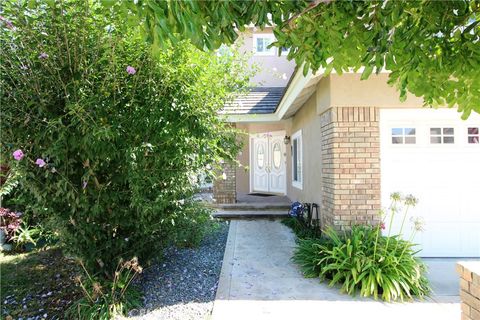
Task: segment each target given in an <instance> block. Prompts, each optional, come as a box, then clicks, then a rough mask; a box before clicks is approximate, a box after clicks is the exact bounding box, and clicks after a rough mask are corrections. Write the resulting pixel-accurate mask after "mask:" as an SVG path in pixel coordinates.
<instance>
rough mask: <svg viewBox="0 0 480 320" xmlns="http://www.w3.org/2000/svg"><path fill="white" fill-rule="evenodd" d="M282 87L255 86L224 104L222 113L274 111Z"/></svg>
mask: <svg viewBox="0 0 480 320" xmlns="http://www.w3.org/2000/svg"><path fill="white" fill-rule="evenodd" d="M284 91H285V88H284V87H255V88H251V89H250V91H249V92H247V93H245V94H241V95H239V96H238V97H237V98H235V99H234V100H233V101H232V102H230V103H227V104H225V107H224V108H223V110H222V111H221V112H220V113H222V114H236V115H241V114H268V113H274V112H275V109H276V108H277V106H278V103H279V102H280V100H281V99H282V96H283V93H284Z"/></svg>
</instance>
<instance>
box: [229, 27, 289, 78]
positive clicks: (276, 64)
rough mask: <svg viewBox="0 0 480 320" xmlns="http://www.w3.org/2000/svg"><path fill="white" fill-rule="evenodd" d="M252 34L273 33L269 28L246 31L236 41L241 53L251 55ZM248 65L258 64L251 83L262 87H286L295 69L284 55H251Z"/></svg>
mask: <svg viewBox="0 0 480 320" xmlns="http://www.w3.org/2000/svg"><path fill="white" fill-rule="evenodd" d="M253 33H255V34H262V33H268V34H272V33H273V32H272V29H271V28H265V29H264V30H260V29H256V30H255V31H253V29H250V30H248V31H246V32H245V33H243V34H242V35H240V37H239V39H238V40H237V41H238V43H239V44H241V46H240V51H241V52H245V53H247V54H251V53H252V50H253ZM249 63H256V64H258V66H259V68H260V70H259V72H258V73H257V74H256V75H255V76H254V77H253V79H252V82H253V83H254V84H256V85H258V86H262V87H286V86H287V83H288V80H289V79H290V76H291V75H292V73H293V70H294V69H295V62H294V61H288V60H287V57H286V56H285V55H283V56H280V57H279V56H278V55H277V54H275V55H270V56H261V55H253V56H252V57H251V58H250V59H249Z"/></svg>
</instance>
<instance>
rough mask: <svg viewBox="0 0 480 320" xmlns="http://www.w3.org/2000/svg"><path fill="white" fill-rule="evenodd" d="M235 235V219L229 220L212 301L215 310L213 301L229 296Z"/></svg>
mask: <svg viewBox="0 0 480 320" xmlns="http://www.w3.org/2000/svg"><path fill="white" fill-rule="evenodd" d="M236 237H237V221H230V227H229V229H228V237H227V244H226V245H225V253H224V255H223V263H222V270H221V271H220V278H219V280H218V287H217V293H216V295H215V301H214V303H213V305H214V307H213V310H215V303H217V300H226V299H228V298H229V297H230V285H231V282H232V281H231V280H232V269H233V265H232V261H233V257H234V255H235V240H236Z"/></svg>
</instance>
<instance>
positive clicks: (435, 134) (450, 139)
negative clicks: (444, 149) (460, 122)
mask: <svg viewBox="0 0 480 320" xmlns="http://www.w3.org/2000/svg"><path fill="white" fill-rule="evenodd" d="M430 143H431V144H452V143H455V129H454V128H430Z"/></svg>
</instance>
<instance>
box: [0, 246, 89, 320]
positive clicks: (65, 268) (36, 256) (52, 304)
mask: <svg viewBox="0 0 480 320" xmlns="http://www.w3.org/2000/svg"><path fill="white" fill-rule="evenodd" d="M0 269H1V277H2V281H0V299H1V301H2V310H1V312H2V314H1V315H0V318H2V319H20V318H23V319H27V318H29V317H30V318H34V317H37V316H39V317H44V318H47V319H63V318H64V315H65V311H66V310H67V309H68V308H69V307H70V306H71V305H72V303H73V301H75V300H77V299H80V298H81V297H82V292H81V289H80V288H79V287H78V286H77V285H76V283H75V281H74V279H75V277H76V276H78V274H79V273H80V271H81V270H80V266H79V265H78V264H77V263H76V262H75V260H74V259H71V258H66V257H65V256H64V255H63V254H62V252H61V250H60V249H59V248H49V249H46V250H42V251H33V252H27V253H20V254H4V253H0Z"/></svg>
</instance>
